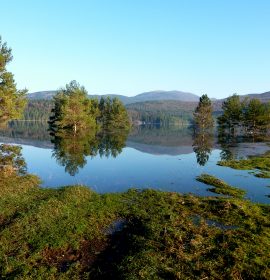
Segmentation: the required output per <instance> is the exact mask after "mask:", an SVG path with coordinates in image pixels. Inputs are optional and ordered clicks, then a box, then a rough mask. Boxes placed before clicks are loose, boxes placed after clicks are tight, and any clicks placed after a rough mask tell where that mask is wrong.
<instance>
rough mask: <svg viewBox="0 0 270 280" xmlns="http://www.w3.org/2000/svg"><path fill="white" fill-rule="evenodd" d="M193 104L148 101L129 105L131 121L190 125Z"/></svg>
mask: <svg viewBox="0 0 270 280" xmlns="http://www.w3.org/2000/svg"><path fill="white" fill-rule="evenodd" d="M195 105H196V104H195V103H193V102H180V101H174V100H168V101H146V102H139V103H133V104H129V105H127V110H128V114H129V116H130V118H131V121H132V122H133V123H134V122H137V121H141V122H143V123H145V124H159V125H169V124H181V125H185V124H189V123H190V122H191V121H192V112H193V110H194V108H195Z"/></svg>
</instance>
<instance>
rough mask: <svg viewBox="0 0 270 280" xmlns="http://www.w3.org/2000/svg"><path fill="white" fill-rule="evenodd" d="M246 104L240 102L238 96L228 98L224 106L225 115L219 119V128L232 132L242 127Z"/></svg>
mask: <svg viewBox="0 0 270 280" xmlns="http://www.w3.org/2000/svg"><path fill="white" fill-rule="evenodd" d="M244 103H245V102H241V101H240V97H239V95H237V94H234V95H232V96H230V97H228V98H227V99H226V100H225V101H224V102H223V104H222V109H223V114H222V115H221V116H220V117H219V118H218V124H219V126H220V127H224V128H229V129H230V130H232V131H234V129H235V127H237V126H241V124H242V121H243V107H244V106H245V104H244Z"/></svg>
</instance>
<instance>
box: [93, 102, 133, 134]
mask: <svg viewBox="0 0 270 280" xmlns="http://www.w3.org/2000/svg"><path fill="white" fill-rule="evenodd" d="M98 107H99V118H98V121H99V123H100V124H101V127H102V129H103V130H115V129H129V128H130V121H129V117H128V113H127V111H126V108H125V107H124V105H123V103H122V102H121V101H120V100H119V99H117V98H113V99H111V98H110V97H107V98H106V99H104V98H101V99H100V101H99V106H98Z"/></svg>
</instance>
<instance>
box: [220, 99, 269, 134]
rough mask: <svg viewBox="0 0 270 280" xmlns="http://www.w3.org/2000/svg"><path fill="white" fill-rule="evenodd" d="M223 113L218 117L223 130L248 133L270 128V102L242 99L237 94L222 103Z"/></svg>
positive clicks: (260, 131) (264, 130) (265, 130)
mask: <svg viewBox="0 0 270 280" xmlns="http://www.w3.org/2000/svg"><path fill="white" fill-rule="evenodd" d="M222 109H223V114H222V115H221V116H219V117H218V125H219V128H220V130H221V131H224V132H230V133H236V132H237V131H238V130H241V131H242V130H243V131H244V132H245V133H248V134H257V133H262V132H263V133H264V132H267V131H268V130H269V128H270V102H268V103H262V102H261V101H260V100H258V99H245V100H243V101H241V100H240V97H239V96H238V95H237V94H234V95H233V96H230V97H229V98H227V99H226V100H225V101H224V102H223V104H222Z"/></svg>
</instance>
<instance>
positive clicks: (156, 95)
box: [129, 90, 199, 103]
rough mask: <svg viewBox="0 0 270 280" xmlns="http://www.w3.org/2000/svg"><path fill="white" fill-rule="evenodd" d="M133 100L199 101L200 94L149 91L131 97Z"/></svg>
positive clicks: (175, 91) (133, 101)
mask: <svg viewBox="0 0 270 280" xmlns="http://www.w3.org/2000/svg"><path fill="white" fill-rule="evenodd" d="M130 99H131V100H132V102H129V103H135V102H144V101H157V100H177V101H185V102H192V101H196V102H197V101H199V96H198V95H195V94H193V93H189V92H183V91H177V90H173V91H164V90H158V91H149V92H144V93H141V94H138V95H136V96H134V97H130Z"/></svg>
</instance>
